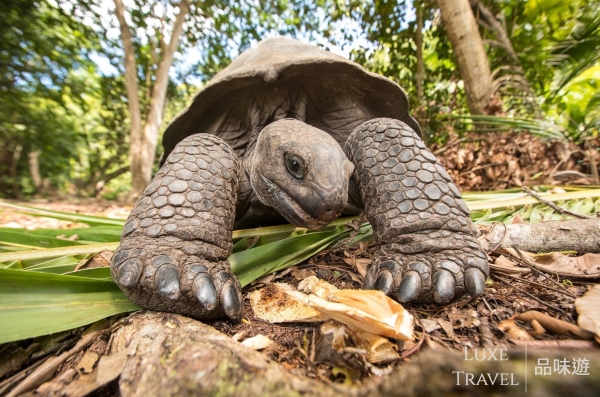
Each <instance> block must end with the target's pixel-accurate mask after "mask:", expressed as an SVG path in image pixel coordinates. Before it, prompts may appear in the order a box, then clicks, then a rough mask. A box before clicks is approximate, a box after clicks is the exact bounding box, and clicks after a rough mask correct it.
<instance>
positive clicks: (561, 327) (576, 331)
mask: <svg viewBox="0 0 600 397" xmlns="http://www.w3.org/2000/svg"><path fill="white" fill-rule="evenodd" d="M514 318H515V319H516V320H519V321H526V322H531V321H534V320H535V321H537V322H538V323H539V324H540V325H541V326H542V327H544V329H546V330H548V331H550V332H552V333H554V334H558V335H574V336H577V337H579V338H581V339H584V340H591V339H593V334H592V333H591V332H589V331H586V330H585V329H583V328H580V327H578V326H576V325H575V324H571V323H568V322H566V321H563V320H560V319H558V318H554V317H550V316H549V315H547V314H544V313H540V312H538V311H535V310H529V311H526V312H524V313H521V314H517V315H516V316H515V317H514Z"/></svg>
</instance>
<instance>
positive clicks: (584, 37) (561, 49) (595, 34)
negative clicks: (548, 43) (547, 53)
mask: <svg viewBox="0 0 600 397" xmlns="http://www.w3.org/2000/svg"><path fill="white" fill-rule="evenodd" d="M549 62H550V63H552V64H554V65H556V66H557V68H558V70H557V73H556V75H555V78H554V81H553V85H552V91H553V92H554V93H558V92H559V91H560V90H561V89H562V88H564V87H566V86H567V85H568V84H569V83H570V82H571V81H572V80H573V79H575V78H576V77H577V76H579V75H580V74H581V73H583V72H584V71H585V70H587V69H589V68H590V67H593V66H594V65H596V64H598V62H600V14H598V15H596V16H594V17H592V18H589V19H588V18H586V19H583V20H580V21H578V22H577V24H576V25H575V27H574V28H573V31H572V32H571V34H570V35H569V36H568V37H567V38H566V39H565V40H563V41H562V42H560V43H558V44H556V45H555V46H554V50H553V55H552V57H551V58H550V60H549Z"/></svg>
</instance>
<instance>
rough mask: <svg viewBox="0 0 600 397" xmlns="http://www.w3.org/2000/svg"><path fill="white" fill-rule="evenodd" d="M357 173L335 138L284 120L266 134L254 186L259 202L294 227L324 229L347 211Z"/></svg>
mask: <svg viewBox="0 0 600 397" xmlns="http://www.w3.org/2000/svg"><path fill="white" fill-rule="evenodd" d="M353 171H354V165H353V164H352V163H351V162H350V161H349V160H348V158H347V157H346V155H345V154H344V151H343V150H342V148H341V147H340V145H339V144H338V143H337V142H336V141H335V139H333V138H332V137H331V135H329V134H328V133H326V132H324V131H321V130H319V129H317V128H314V127H312V126H310V125H308V124H306V123H303V122H302V121H299V120H295V119H283V120H278V121H275V122H273V123H271V124H269V125H268V126H266V127H265V128H264V129H263V130H262V131H261V133H260V135H259V137H258V141H257V142H256V147H255V150H254V155H253V158H252V161H251V164H250V181H251V183H252V187H253V189H254V191H255V192H256V195H257V196H258V198H259V200H260V201H261V202H262V203H263V204H265V205H268V206H270V207H273V208H275V209H276V210H277V211H278V212H279V213H280V214H281V215H282V216H283V217H284V218H285V219H287V220H288V221H289V222H291V223H293V224H295V225H298V226H301V227H305V228H308V229H320V228H322V227H324V226H325V225H327V224H328V223H329V222H331V221H332V220H333V219H335V218H337V217H338V216H339V215H340V214H341V213H342V211H343V210H344V208H345V207H346V203H347V202H348V183H349V180H350V176H351V175H352V172H353Z"/></svg>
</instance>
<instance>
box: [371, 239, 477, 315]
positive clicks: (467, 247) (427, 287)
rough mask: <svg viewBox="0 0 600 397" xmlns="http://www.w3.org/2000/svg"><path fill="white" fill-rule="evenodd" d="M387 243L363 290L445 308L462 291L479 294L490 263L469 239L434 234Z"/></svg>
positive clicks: (382, 247)
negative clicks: (402, 241) (439, 305)
mask: <svg viewBox="0 0 600 397" xmlns="http://www.w3.org/2000/svg"><path fill="white" fill-rule="evenodd" d="M404 239H405V240H406V242H405V243H392V244H384V245H382V246H381V247H380V248H379V250H378V251H377V252H376V254H375V258H374V260H373V263H372V264H371V266H370V267H369V269H368V271H367V275H366V278H365V283H364V287H365V288H366V289H377V290H380V291H382V292H384V293H385V294H386V295H388V296H390V297H392V298H394V299H396V300H398V301H399V302H420V303H429V302H436V303H438V304H444V303H448V302H449V301H451V300H452V299H453V298H454V297H459V296H461V295H462V294H463V293H465V292H466V293H468V294H469V295H471V296H473V297H474V296H478V295H481V293H482V292H483V289H484V286H485V280H486V277H487V272H488V263H487V259H486V256H485V254H484V253H483V252H482V250H481V248H480V247H479V243H478V242H477V240H476V239H475V238H474V237H472V236H470V235H463V234H460V233H452V234H451V233H450V232H448V231H442V230H436V231H429V232H424V233H415V234H412V235H407V236H404Z"/></svg>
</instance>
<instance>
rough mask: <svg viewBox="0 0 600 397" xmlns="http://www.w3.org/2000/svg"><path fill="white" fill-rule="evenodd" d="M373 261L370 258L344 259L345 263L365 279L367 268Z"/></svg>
mask: <svg viewBox="0 0 600 397" xmlns="http://www.w3.org/2000/svg"><path fill="white" fill-rule="evenodd" d="M372 261H373V260H372V259H368V258H344V262H346V263H347V264H349V265H350V266H352V267H353V268H355V269H356V271H357V272H358V274H360V275H361V276H362V277H363V279H364V278H365V276H366V275H367V266H369V265H370V264H371V262H372Z"/></svg>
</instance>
